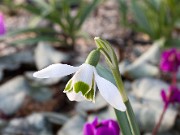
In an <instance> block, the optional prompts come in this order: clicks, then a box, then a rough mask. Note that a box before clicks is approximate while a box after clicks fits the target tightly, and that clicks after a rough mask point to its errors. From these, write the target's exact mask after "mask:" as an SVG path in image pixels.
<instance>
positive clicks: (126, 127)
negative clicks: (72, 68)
mask: <svg viewBox="0 0 180 135" xmlns="http://www.w3.org/2000/svg"><path fill="white" fill-rule="evenodd" d="M94 39H95V42H96V45H97V47H98V49H100V52H101V53H102V54H103V55H104V57H105V59H106V62H107V64H108V65H109V68H110V69H111V71H112V74H113V76H114V80H115V82H116V85H117V87H118V89H119V92H120V94H121V96H122V99H123V102H124V104H125V105H126V108H127V109H126V112H120V111H117V110H115V113H116V116H117V118H118V121H119V124H120V127H121V129H122V132H123V135H140V131H139V128H138V125H137V123H136V120H135V115H134V112H133V109H132V107H131V104H130V102H129V99H128V97H127V95H126V92H125V90H124V85H123V82H122V79H121V74H120V71H119V67H118V61H117V56H116V54H115V52H114V49H113V48H112V47H111V45H110V44H109V43H108V42H107V41H105V40H102V39H100V38H99V37H95V38H94Z"/></svg>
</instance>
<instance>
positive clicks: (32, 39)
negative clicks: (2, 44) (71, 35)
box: [12, 36, 62, 45]
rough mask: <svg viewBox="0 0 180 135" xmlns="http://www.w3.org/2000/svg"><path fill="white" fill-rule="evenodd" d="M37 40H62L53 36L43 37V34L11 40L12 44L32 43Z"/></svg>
mask: <svg viewBox="0 0 180 135" xmlns="http://www.w3.org/2000/svg"><path fill="white" fill-rule="evenodd" d="M39 41H48V42H62V40H60V39H58V38H55V37H49V36H48V37H45V36H38V37H34V38H27V39H22V40H16V41H13V42H12V44H15V45H17V44H34V43H37V42H39Z"/></svg>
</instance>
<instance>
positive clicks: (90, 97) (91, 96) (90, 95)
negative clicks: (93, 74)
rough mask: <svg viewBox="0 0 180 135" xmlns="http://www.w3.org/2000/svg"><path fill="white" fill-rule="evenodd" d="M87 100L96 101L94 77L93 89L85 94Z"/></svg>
mask: <svg viewBox="0 0 180 135" xmlns="http://www.w3.org/2000/svg"><path fill="white" fill-rule="evenodd" d="M84 96H85V97H86V99H87V100H89V101H92V102H95V82H94V79H93V80H92V87H91V90H90V91H89V92H88V93H86V94H85V95H84Z"/></svg>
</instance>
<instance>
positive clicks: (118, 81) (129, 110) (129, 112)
mask: <svg viewBox="0 0 180 135" xmlns="http://www.w3.org/2000/svg"><path fill="white" fill-rule="evenodd" d="M111 71H112V74H113V76H114V79H115V81H116V85H117V87H118V89H119V92H120V93H121V96H122V98H123V101H124V103H125V105H126V108H127V110H126V117H127V118H128V121H129V125H130V128H131V132H132V135H140V131H139V127H138V125H137V123H136V119H135V115H134V112H133V109H132V107H131V104H130V102H129V99H128V97H127V95H126V92H125V90H124V85H123V82H122V79H121V76H120V72H119V68H118V67H117V68H116V69H111ZM119 114H120V113H119ZM116 115H117V113H116ZM121 115H122V114H121ZM123 115H124V114H123ZM117 117H119V116H117ZM118 121H119V120H118ZM123 124H125V123H124V122H123V123H122V124H121V125H120V126H121V128H122V126H123ZM126 132H127V131H126ZM126 134H127V133H126Z"/></svg>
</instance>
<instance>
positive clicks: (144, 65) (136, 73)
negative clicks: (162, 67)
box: [119, 40, 164, 78]
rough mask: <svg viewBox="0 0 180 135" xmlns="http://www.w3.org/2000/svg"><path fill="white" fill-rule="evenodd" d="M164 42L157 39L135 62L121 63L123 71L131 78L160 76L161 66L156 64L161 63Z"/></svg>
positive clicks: (120, 66)
mask: <svg viewBox="0 0 180 135" xmlns="http://www.w3.org/2000/svg"><path fill="white" fill-rule="evenodd" d="M163 44H164V40H159V41H156V42H155V43H154V44H153V45H152V47H151V48H150V49H149V50H148V51H147V52H145V53H144V54H142V55H141V56H140V57H139V58H138V59H136V60H135V61H134V62H133V63H131V64H127V62H126V63H125V62H123V63H120V65H119V68H120V71H121V73H122V74H123V75H125V76H128V77H130V78H141V77H148V76H149V77H154V76H158V75H159V68H158V67H157V66H156V65H157V64H158V63H159V60H160V54H161V47H162V46H163Z"/></svg>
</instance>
